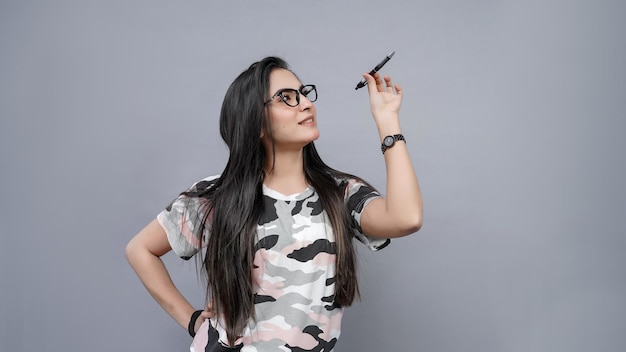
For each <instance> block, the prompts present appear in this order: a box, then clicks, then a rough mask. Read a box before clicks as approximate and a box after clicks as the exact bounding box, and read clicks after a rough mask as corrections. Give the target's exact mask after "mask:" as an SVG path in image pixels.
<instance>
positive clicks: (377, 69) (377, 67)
mask: <svg viewBox="0 0 626 352" xmlns="http://www.w3.org/2000/svg"><path fill="white" fill-rule="evenodd" d="M395 53H396V52H395V51H392V52H391V54H389V55H387V56H386V57H385V58H384V59H383V61H381V62H380V63H379V64H378V65H376V67H374V68H373V69H372V70H371V71H370V75H372V76H373V75H374V73H376V72H378V71H379V70H380V69H381V68H383V66H385V64H386V63H387V61H389V59H391V57H392V56H393V54H395ZM366 85H367V81H366V80H365V79H363V80H362V81H361V82H359V84H357V85H356V88H354V90H357V89H359V88H363V87H365V86H366Z"/></svg>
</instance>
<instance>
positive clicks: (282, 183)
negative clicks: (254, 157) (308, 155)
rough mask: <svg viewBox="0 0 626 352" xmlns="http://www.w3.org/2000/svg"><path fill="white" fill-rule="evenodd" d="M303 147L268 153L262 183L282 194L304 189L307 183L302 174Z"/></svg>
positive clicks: (298, 191)
mask: <svg viewBox="0 0 626 352" xmlns="http://www.w3.org/2000/svg"><path fill="white" fill-rule="evenodd" d="M303 153H304V151H303V149H298V150H295V151H278V150H277V151H276V155H272V154H271V153H268V158H267V161H268V162H267V164H266V165H265V180H264V184H265V185H266V186H267V187H269V188H271V189H273V190H275V191H278V192H280V193H283V194H295V193H300V192H302V191H304V190H305V189H306V188H307V187H308V185H307V182H306V177H305V175H304V158H303V155H304V154H303Z"/></svg>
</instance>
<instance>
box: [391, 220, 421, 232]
mask: <svg viewBox="0 0 626 352" xmlns="http://www.w3.org/2000/svg"><path fill="white" fill-rule="evenodd" d="M397 224H398V227H397V231H396V235H395V236H393V237H404V236H408V235H410V234H413V233H416V232H417V231H419V230H420V229H421V228H422V217H421V216H415V217H413V218H409V219H404V220H403V221H401V222H397Z"/></svg>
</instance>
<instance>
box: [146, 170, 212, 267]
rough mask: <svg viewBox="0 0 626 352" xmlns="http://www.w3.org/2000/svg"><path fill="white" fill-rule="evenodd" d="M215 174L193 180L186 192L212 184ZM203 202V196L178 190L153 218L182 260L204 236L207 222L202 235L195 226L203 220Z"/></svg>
mask: <svg viewBox="0 0 626 352" xmlns="http://www.w3.org/2000/svg"><path fill="white" fill-rule="evenodd" d="M218 177H219V176H211V177H207V178H205V179H203V180H201V181H199V182H196V183H194V184H193V185H192V186H191V187H190V188H189V189H187V190H186V192H191V193H195V192H201V191H203V190H206V189H208V188H210V187H211V186H213V185H214V184H215V181H217V179H218ZM207 202H208V201H207V199H206V198H203V197H190V196H186V195H183V194H181V195H179V196H178V197H177V198H176V199H174V200H173V201H172V202H171V203H170V204H169V205H168V206H167V207H166V208H165V209H164V210H163V211H161V212H160V213H159V214H158V215H157V221H158V222H159V224H161V226H162V227H163V229H164V230H165V233H166V234H167V239H168V241H169V243H170V246H171V247H172V250H173V251H174V253H176V255H178V256H179V257H181V258H183V259H185V260H188V259H189V258H191V257H192V256H193V255H194V254H196V253H197V252H198V251H199V250H200V248H201V247H202V244H205V243H206V242H207V240H208V236H209V232H210V229H209V228H210V226H209V224H207V225H206V226H205V227H204V230H203V232H202V238H201V237H200V235H199V234H198V233H197V232H198V231H197V229H198V227H199V226H201V225H202V221H204V220H205V215H206V214H205V212H206V209H207V205H208V203H207Z"/></svg>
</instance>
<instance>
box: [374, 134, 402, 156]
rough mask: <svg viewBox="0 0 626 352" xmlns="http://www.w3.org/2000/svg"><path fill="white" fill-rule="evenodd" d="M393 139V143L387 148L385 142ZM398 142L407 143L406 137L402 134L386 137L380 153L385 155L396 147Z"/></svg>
mask: <svg viewBox="0 0 626 352" xmlns="http://www.w3.org/2000/svg"><path fill="white" fill-rule="evenodd" d="M389 137H391V138H393V143H391V145H389V146H387V145H385V143H384V141H385V139H387V138H389ZM397 141H404V143H406V139H404V135H402V134H394V135H389V136H385V138H383V143H381V145H380V151H382V152H383V154H385V152H386V151H387V149H389V148H391V147H393V146H394V145H396V142H397Z"/></svg>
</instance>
